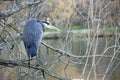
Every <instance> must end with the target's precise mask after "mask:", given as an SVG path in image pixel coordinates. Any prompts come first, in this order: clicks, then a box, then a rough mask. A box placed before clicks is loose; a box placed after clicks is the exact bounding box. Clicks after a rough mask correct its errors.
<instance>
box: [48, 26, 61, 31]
mask: <svg viewBox="0 0 120 80" xmlns="http://www.w3.org/2000/svg"><path fill="white" fill-rule="evenodd" d="M50 28H51V29H54V30H57V31H60V29H59V28H57V27H55V26H52V25H51V27H50Z"/></svg>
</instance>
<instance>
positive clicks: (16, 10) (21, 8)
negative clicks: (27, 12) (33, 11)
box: [0, 0, 45, 18]
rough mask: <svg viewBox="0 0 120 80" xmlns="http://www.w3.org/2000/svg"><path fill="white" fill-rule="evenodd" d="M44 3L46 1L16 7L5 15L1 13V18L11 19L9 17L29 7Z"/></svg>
mask: <svg viewBox="0 0 120 80" xmlns="http://www.w3.org/2000/svg"><path fill="white" fill-rule="evenodd" d="M44 1H45V0H41V1H36V2H32V3H25V4H24V5H20V6H18V7H16V8H13V9H12V10H10V11H6V12H5V13H0V18H5V17H9V16H11V15H13V14H14V13H17V12H19V11H20V10H23V9H25V8H27V7H29V6H32V5H36V4H40V3H43V2H44Z"/></svg>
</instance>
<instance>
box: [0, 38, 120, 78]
mask: <svg viewBox="0 0 120 80" xmlns="http://www.w3.org/2000/svg"><path fill="white" fill-rule="evenodd" d="M43 42H44V43H46V44H48V45H49V46H52V47H53V48H55V49H57V50H61V51H63V52H64V51H65V52H66V53H68V54H69V55H70V56H71V57H69V56H66V55H61V54H60V53H58V52H56V51H54V50H51V49H50V48H47V47H45V46H44V45H41V46H40V49H39V57H40V60H41V61H42V62H43V63H44V64H46V66H45V68H46V69H47V70H49V71H50V72H54V73H56V74H58V75H61V76H65V77H67V78H69V79H71V80H77V79H78V80H120V76H119V74H120V68H119V67H120V54H119V51H120V50H119V39H118V38H117V37H116V38H115V37H99V38H93V37H89V38H88V37H78V36H77V37H76V36H72V37H67V38H59V39H44V40H43ZM18 44H19V45H18V46H17V45H16V46H17V47H16V46H15V47H14V49H13V50H10V51H11V52H9V51H8V49H7V48H6V49H4V50H3V51H2V52H1V56H0V57H1V58H3V59H9V58H10V59H13V60H14V59H16V56H19V57H17V58H19V59H26V58H27V55H26V52H25V49H24V46H23V42H22V41H19V43H18ZM8 54H9V57H8V56H6V55H8ZM32 64H35V63H34V62H33V63H32ZM3 71H4V72H6V73H7V74H8V76H6V75H3V74H5V73H3ZM8 72H9V73H8ZM32 72H33V73H34V77H32V78H33V79H34V80H38V79H40V77H39V76H40V73H39V72H38V71H37V70H33V71H32ZM11 73H12V75H11ZM16 73H17V74H16ZM33 73H31V74H32V75H33ZM0 74H2V75H1V76H0V79H3V76H4V77H5V76H6V77H7V78H9V80H13V79H14V80H18V77H19V78H21V79H22V80H27V76H25V75H26V74H27V69H26V68H23V67H18V68H13V69H12V68H10V70H9V71H8V69H6V68H5V67H4V69H1V70H0ZM18 75H19V76H18ZM46 77H47V79H48V80H58V79H56V78H54V77H51V76H49V75H46ZM7 78H6V80H7ZM32 78H31V79H32Z"/></svg>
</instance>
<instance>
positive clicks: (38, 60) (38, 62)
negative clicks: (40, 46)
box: [36, 55, 43, 66]
mask: <svg viewBox="0 0 120 80" xmlns="http://www.w3.org/2000/svg"><path fill="white" fill-rule="evenodd" d="M36 62H37V65H36V66H42V65H43V63H42V61H41V60H40V57H39V55H37V56H36Z"/></svg>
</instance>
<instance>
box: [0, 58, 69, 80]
mask: <svg viewBox="0 0 120 80" xmlns="http://www.w3.org/2000/svg"><path fill="white" fill-rule="evenodd" d="M0 65H3V66H6V67H14V66H23V67H26V68H29V66H28V63H24V61H22V60H21V61H20V60H16V61H13V60H4V59H0ZM30 68H32V69H36V70H42V71H44V72H45V73H46V74H48V75H49V76H52V77H54V78H57V79H60V80H70V79H68V78H66V77H63V76H60V75H58V74H56V73H54V72H52V71H49V70H47V69H45V68H44V67H38V66H35V65H32V64H31V65H30Z"/></svg>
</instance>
